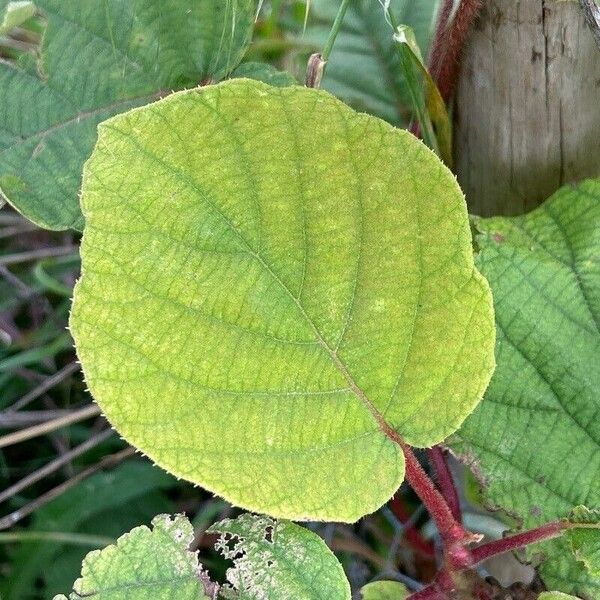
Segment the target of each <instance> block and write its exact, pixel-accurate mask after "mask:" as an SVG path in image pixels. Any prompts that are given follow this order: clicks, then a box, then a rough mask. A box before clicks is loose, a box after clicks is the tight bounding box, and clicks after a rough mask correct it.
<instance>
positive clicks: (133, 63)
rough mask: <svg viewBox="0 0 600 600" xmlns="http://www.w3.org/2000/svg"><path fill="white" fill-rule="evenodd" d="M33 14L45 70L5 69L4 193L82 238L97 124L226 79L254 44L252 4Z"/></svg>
mask: <svg viewBox="0 0 600 600" xmlns="http://www.w3.org/2000/svg"><path fill="white" fill-rule="evenodd" d="M11 4H15V3H8V5H9V6H10V5H11ZM6 5H7V2H6V1H5V0H0V14H1V12H2V9H3V8H4V7H6ZM35 5H36V6H37V8H38V9H39V10H40V11H41V12H42V13H43V15H44V16H45V18H46V20H47V26H46V31H45V34H44V37H43V39H42V44H41V48H40V56H39V60H38V61H37V63H35V62H34V60H33V58H32V57H31V56H24V57H23V59H22V60H21V61H20V62H19V63H17V64H11V63H8V62H6V61H0V106H2V110H1V111H0V190H1V192H2V194H4V195H5V196H6V198H7V199H8V201H9V202H10V203H11V204H13V206H15V208H17V209H18V210H19V211H20V212H22V213H23V214H24V215H25V216H26V217H27V218H29V219H31V220H32V221H34V222H35V223H37V224H38V225H41V226H42V227H46V228H49V229H67V228H70V227H73V228H76V229H81V228H82V226H83V217H82V215H81V211H80V208H79V201H78V193H79V187H80V179H81V170H82V166H83V163H84V161H85V160H86V159H87V158H88V157H89V155H90V153H91V151H92V148H93V146H94V142H95V141H96V126H97V124H98V123H99V122H101V121H103V120H105V119H106V118H108V117H110V116H112V115H114V114H116V113H119V112H123V111H126V110H128V109H130V108H132V107H134V106H139V105H142V104H146V103H148V102H151V101H153V100H156V99H157V98H159V97H161V96H163V95H165V94H167V93H169V92H170V91H171V90H173V89H181V88H184V87H194V86H196V85H198V84H199V83H200V82H202V81H203V80H205V79H207V78H211V77H212V78H220V77H222V76H223V75H225V74H226V73H228V72H229V71H230V70H231V69H232V68H233V67H235V66H236V65H237V63H238V62H239V61H240V59H241V56H242V54H243V52H244V50H245V49H246V47H247V44H248V43H249V37H250V32H251V28H252V23H253V19H254V10H255V7H254V0H163V1H161V2H152V1H149V0H132V1H130V0H105V1H104V2H98V1H97V0H78V1H76V2H75V1H72V0H70V1H63V0H37V1H36V2H35Z"/></svg>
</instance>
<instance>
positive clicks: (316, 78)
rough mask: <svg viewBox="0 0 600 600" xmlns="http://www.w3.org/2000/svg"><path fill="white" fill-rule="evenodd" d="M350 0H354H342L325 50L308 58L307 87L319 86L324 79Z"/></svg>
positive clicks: (324, 47)
mask: <svg viewBox="0 0 600 600" xmlns="http://www.w3.org/2000/svg"><path fill="white" fill-rule="evenodd" d="M350 2H352V0H342V2H341V4H340V7H339V8H338V11H337V14H336V15H335V19H334V21H333V25H332V26H331V29H330V31H329V36H328V37H327V41H326V42H325V46H323V51H322V52H320V53H319V52H316V53H315V54H311V56H310V58H309V59H308V65H307V68H306V87H312V88H318V87H319V86H320V85H321V79H323V74H324V73H325V67H326V66H327V61H328V60H329V56H330V55H331V51H332V50H333V45H334V44H335V40H336V38H337V36H338V33H339V32H340V29H341V27H342V23H343V21H344V17H345V16H346V11H347V10H348V6H350Z"/></svg>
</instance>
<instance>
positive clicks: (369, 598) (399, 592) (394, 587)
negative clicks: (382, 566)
mask: <svg viewBox="0 0 600 600" xmlns="http://www.w3.org/2000/svg"><path fill="white" fill-rule="evenodd" d="M409 593H410V592H409V591H408V590H407V589H406V586H404V584H402V583H399V582H398V581H383V580H382V581H373V582H371V583H367V585H365V586H364V587H363V588H362V589H361V590H360V594H361V595H360V597H361V600H404V598H407V597H408V595H409Z"/></svg>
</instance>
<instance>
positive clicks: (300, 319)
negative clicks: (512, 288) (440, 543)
mask: <svg viewBox="0 0 600 600" xmlns="http://www.w3.org/2000/svg"><path fill="white" fill-rule="evenodd" d="M149 174H151V176H149ZM82 203H83V209H84V212H85V216H86V219H87V221H88V223H89V226H88V227H87V228H86V232H85V235H84V240H83V244H82V260H83V271H82V272H83V276H82V279H81V280H80V282H79V284H78V286H77V289H76V291H75V299H74V304H73V312H72V316H71V330H72V332H73V334H74V337H75V339H76V343H77V348H78V354H79V357H80V358H81V361H82V364H83V368H84V371H85V375H86V378H87V382H88V384H89V387H90V389H91V391H92V394H93V395H94V398H95V399H96V401H97V402H98V403H99V404H100V406H101V407H102V410H103V411H104V413H105V414H106V415H107V417H108V418H109V419H110V420H111V422H112V424H113V425H114V426H115V427H116V428H117V429H118V430H119V432H120V433H121V434H122V435H123V436H125V437H126V438H127V439H128V440H129V441H130V442H131V443H133V444H134V445H136V446H137V447H139V448H140V449H141V450H142V451H144V452H145V453H147V454H148V455H149V456H150V457H152V458H153V459H154V460H155V461H156V462H157V463H158V464H159V465H161V466H163V467H164V468H166V469H168V470H170V471H171V472H173V473H175V474H177V475H179V476H181V477H184V478H186V479H189V480H192V481H194V482H197V483H200V484H201V485H203V486H204V487H206V488H208V489H210V490H212V491H214V492H216V493H218V494H220V495H222V496H224V497H225V498H227V499H228V500H230V501H231V502H233V503H235V504H238V505H240V506H242V507H244V508H247V509H250V510H254V511H256V512H262V513H267V514H270V515H272V516H276V517H284V518H292V519H309V518H310V519H314V520H318V519H321V520H343V521H354V520H356V519H358V518H359V517H361V516H363V515H365V514H367V513H370V512H372V511H374V510H376V509H377V508H378V507H379V506H381V505H382V504H383V503H384V502H385V501H386V500H388V499H389V497H390V496H391V495H392V494H393V493H394V491H395V490H396V489H397V488H398V486H399V485H400V483H401V481H402V478H403V474H404V462H403V453H402V450H401V448H400V447H399V445H398V442H399V436H402V437H403V438H404V439H405V441H406V442H407V443H410V444H413V445H417V446H428V445H431V444H435V443H437V442H439V441H441V440H443V439H444V438H445V437H446V436H447V435H449V434H450V433H452V432H453V431H455V430H456V429H457V427H458V426H459V425H460V423H461V422H462V421H463V420H464V418H465V417H466V416H467V415H468V414H469V413H470V412H471V411H472V410H473V408H474V406H475V405H476V404H477V402H478V401H479V399H480V398H481V395H482V394H483V391H484V389H485V387H486V385H487V383H488V381H489V378H490V375H491V372H492V369H493V342H494V328H493V316H492V306H491V296H490V292H489V288H488V286H487V283H486V282H485V280H484V279H483V278H482V277H481V275H480V274H479V273H478V271H477V270H476V269H475V268H474V266H473V256H472V251H471V237H470V230H469V226H468V220H467V212H466V207H465V203H464V199H463V196H462V194H461V192H460V189H459V188H458V186H457V184H456V180H455V179H454V177H453V175H452V174H451V173H450V172H449V171H448V170H447V169H446V168H445V167H444V166H443V164H442V163H441V162H440V161H439V160H438V159H437V158H436V157H435V155H434V154H433V153H432V152H431V151H430V150H428V149H427V148H426V147H425V146H424V145H423V144H422V143H421V142H419V141H418V140H417V139H416V138H414V137H413V136H412V135H410V134H409V133H407V132H405V131H400V130H397V129H394V128H393V127H391V126H390V125H388V124H387V123H385V122H383V121H380V120H379V119H376V118H374V117H370V116H367V115H362V114H358V113H355V112H354V111H353V110H351V109H350V108H348V107H347V106H345V105H344V104H342V103H341V102H339V101H338V100H336V99H335V98H333V97H332V96H330V95H329V94H328V93H326V92H323V91H318V90H312V89H306V88H302V87H300V86H294V87H284V88H274V87H270V86H268V85H265V84H263V83H259V82H254V81H250V80H242V79H240V80H231V81H227V82H225V83H222V84H219V85H218V86H212V87H207V88H204V89H202V90H198V91H189V92H182V93H178V94H174V95H172V96H170V97H169V98H166V99H164V100H162V101H161V102H159V103H156V104H154V105H151V106H148V107H145V108H142V109H138V110H134V111H131V112H129V113H127V114H125V115H122V116H120V117H117V118H114V119H112V120H109V121H107V122H106V123H103V124H102V125H101V126H100V139H99V142H98V144H97V146H96V149H95V151H94V154H93V156H92V158H91V159H90V161H89V162H88V164H87V167H86V170H85V175H84V189H83V200H82Z"/></svg>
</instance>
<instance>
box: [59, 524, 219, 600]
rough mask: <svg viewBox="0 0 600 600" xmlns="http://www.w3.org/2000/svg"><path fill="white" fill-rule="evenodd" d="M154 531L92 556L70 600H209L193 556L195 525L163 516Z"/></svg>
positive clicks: (133, 534)
mask: <svg viewBox="0 0 600 600" xmlns="http://www.w3.org/2000/svg"><path fill="white" fill-rule="evenodd" d="M152 526H153V529H152V530H151V529H149V528H148V527H146V526H145V525H142V526H141V527H136V528H135V529H132V530H131V531H130V532H129V533H126V534H125V535H123V536H122V537H120V538H119V539H118V540H117V543H116V544H115V545H111V546H107V547H106V548H104V549H102V550H94V551H93V552H90V553H89V554H88V555H87V556H86V557H85V559H84V561H83V565H82V568H81V577H80V578H79V579H78V580H77V581H76V582H75V583H74V585H73V593H72V594H70V595H69V599H70V600H79V599H80V598H87V597H94V598H98V600H125V599H126V600H174V599H177V600H209V597H208V596H207V595H206V593H205V589H204V583H203V578H202V575H201V567H200V565H199V563H198V557H197V554H196V553H195V552H190V551H189V550H188V546H189V545H190V543H191V542H192V540H193V539H194V530H193V528H192V526H191V524H190V522H189V521H188V520H187V519H186V518H185V517H184V516H182V515H177V516H175V517H174V518H170V517H169V516H167V515H158V516H157V517H155V518H154V519H153V520H152ZM55 600H67V597H66V596H63V595H60V596H56V597H55Z"/></svg>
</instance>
